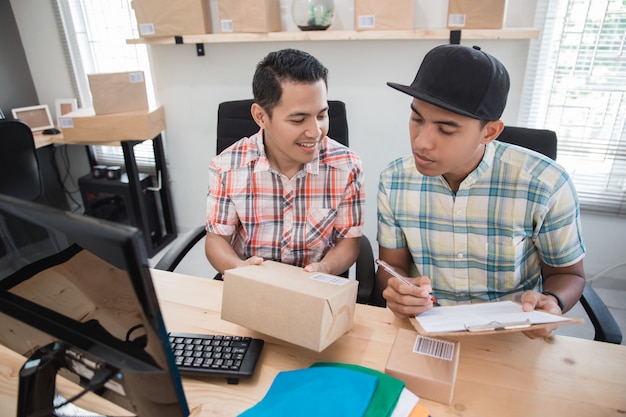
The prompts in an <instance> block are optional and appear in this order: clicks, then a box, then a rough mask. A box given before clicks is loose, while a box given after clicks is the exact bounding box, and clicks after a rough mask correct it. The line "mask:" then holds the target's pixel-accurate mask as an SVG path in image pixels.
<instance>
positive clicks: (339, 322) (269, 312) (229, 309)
mask: <svg viewBox="0 0 626 417" xmlns="http://www.w3.org/2000/svg"><path fill="white" fill-rule="evenodd" d="M357 288H358V282H357V281H355V280H349V279H346V278H341V277H337V276H334V275H328V274H320V273H318V272H305V271H304V269H302V268H299V267H295V266H291V265H286V264H282V263H280V262H273V261H265V262H263V264H261V265H249V266H245V267H241V268H235V269H229V270H227V271H225V273H224V293H223V297H222V315H221V317H222V319H223V320H227V321H230V322H232V323H236V324H239V325H241V326H244V327H247V328H249V329H252V330H256V331H258V332H261V333H264V334H267V335H269V336H273V337H275V338H277V339H280V340H284V341H286V342H290V343H293V344H295V345H298V346H302V347H305V348H308V349H311V350H314V351H316V352H321V351H322V350H324V349H325V348H326V347H328V346H329V345H330V344H331V343H333V342H334V341H336V340H337V339H338V338H339V337H341V336H342V335H343V334H344V333H346V332H347V331H348V330H350V329H351V328H352V324H353V321H354V309H355V306H356V294H357Z"/></svg>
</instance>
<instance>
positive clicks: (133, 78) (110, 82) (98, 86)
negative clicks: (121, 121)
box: [87, 71, 148, 114]
mask: <svg viewBox="0 0 626 417" xmlns="http://www.w3.org/2000/svg"><path fill="white" fill-rule="evenodd" d="M87 79H88V80H89V89H90V90H91V99H92V102H93V108H94V110H95V112H96V114H111V113H123V112H129V111H137V110H142V111H147V110H148V94H147V93H146V81H145V79H144V75H143V71H132V72H115V73H107V74H89V75H87Z"/></svg>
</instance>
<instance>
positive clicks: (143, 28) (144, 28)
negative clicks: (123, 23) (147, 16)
mask: <svg viewBox="0 0 626 417" xmlns="http://www.w3.org/2000/svg"><path fill="white" fill-rule="evenodd" d="M139 34H140V35H154V24H153V23H142V24H140V25H139Z"/></svg>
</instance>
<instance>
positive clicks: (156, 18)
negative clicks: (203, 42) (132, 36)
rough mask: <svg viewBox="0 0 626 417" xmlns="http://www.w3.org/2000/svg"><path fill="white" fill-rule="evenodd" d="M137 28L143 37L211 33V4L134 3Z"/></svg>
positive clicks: (200, 0) (190, 0) (199, 0)
mask: <svg viewBox="0 0 626 417" xmlns="http://www.w3.org/2000/svg"><path fill="white" fill-rule="evenodd" d="M132 7H133V9H134V10H135V17H136V19H137V28H138V29H139V35H140V36H142V37H158V36H183V35H202V34H205V33H211V32H212V28H211V11H210V8H209V2H208V1H207V0H177V1H171V0H133V1H132Z"/></svg>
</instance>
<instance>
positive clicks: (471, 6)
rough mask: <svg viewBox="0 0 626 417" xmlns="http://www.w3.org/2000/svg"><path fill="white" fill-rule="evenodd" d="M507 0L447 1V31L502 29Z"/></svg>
mask: <svg viewBox="0 0 626 417" xmlns="http://www.w3.org/2000/svg"><path fill="white" fill-rule="evenodd" d="M506 2H507V0H449V1H448V28H449V29H502V28H503V27H504V18H505V15H506Z"/></svg>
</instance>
